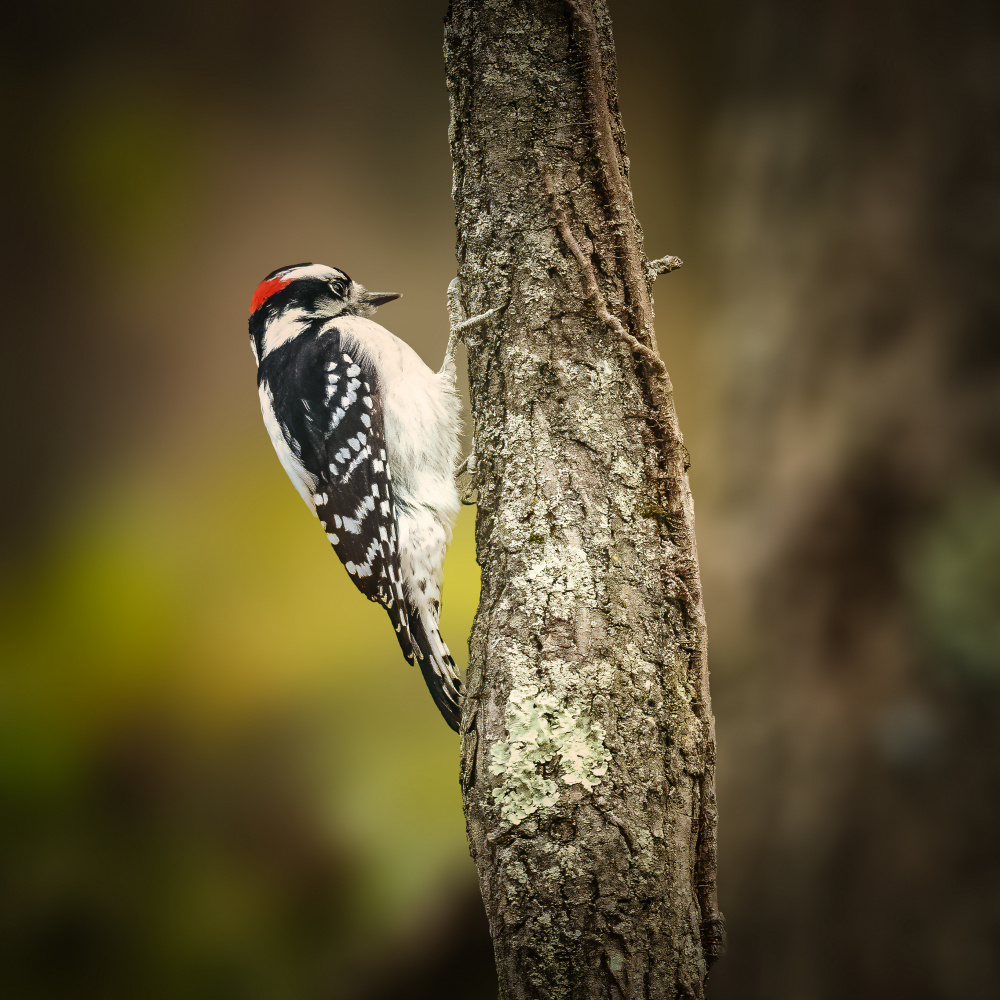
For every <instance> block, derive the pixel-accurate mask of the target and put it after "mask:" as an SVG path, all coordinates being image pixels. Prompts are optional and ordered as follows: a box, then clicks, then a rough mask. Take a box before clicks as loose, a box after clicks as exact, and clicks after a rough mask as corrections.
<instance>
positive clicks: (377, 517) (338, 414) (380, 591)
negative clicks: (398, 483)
mask: <svg viewBox="0 0 1000 1000" xmlns="http://www.w3.org/2000/svg"><path fill="white" fill-rule="evenodd" d="M327 337H328V338H329V341H330V342H329V344H328V345H327V346H328V348H329V349H328V350H327V351H325V352H324V354H323V382H324V386H323V394H324V398H323V405H322V407H321V408H320V414H321V417H320V418H319V419H320V420H321V421H325V427H323V426H322V425H321V427H320V430H321V435H322V439H323V440H322V444H321V446H320V447H319V448H317V452H318V456H317V457H318V459H319V462H318V468H317V470H316V471H317V487H316V493H315V495H314V497H313V502H314V504H315V508H316V516H317V517H318V518H319V519H320V522H321V523H322V524H323V527H324V530H325V531H326V533H327V538H328V539H329V540H330V543H331V545H332V546H333V550H334V552H336V553H337V557H338V558H339V559H340V561H341V562H342V563H343V564H344V566H345V568H346V569H347V571H348V573H349V574H350V576H351V579H352V580H353V581H354V584H355V586H356V587H357V588H358V590H360V591H361V592H362V593H363V594H364V595H365V596H366V597H367V598H368V599H369V600H370V601H377V602H378V603H379V604H381V605H382V607H383V608H385V610H386V611H387V612H388V614H389V617H390V619H391V620H392V624H393V627H394V628H395V630H396V635H397V638H398V639H399V644H400V647H401V648H402V650H403V654H404V656H406V658H407V660H409V661H410V662H411V663H412V662H413V650H412V644H411V641H410V633H409V621H408V616H407V608H406V601H405V599H404V594H403V580H402V572H401V569H400V554H399V529H398V525H397V520H396V500H395V495H394V492H393V488H392V472H391V470H390V468H389V463H388V459H387V457H386V450H385V434H384V419H383V414H382V409H381V406H380V403H379V398H378V394H377V393H376V392H374V391H373V382H374V372H372V371H371V370H370V368H369V366H368V365H367V363H366V362H365V361H364V359H362V358H360V357H355V356H354V355H352V354H351V352H350V348H349V347H348V348H347V349H346V350H345V349H344V345H342V344H341V343H340V340H339V338H336V337H335V336H334V335H327ZM324 339H327V338H324Z"/></svg>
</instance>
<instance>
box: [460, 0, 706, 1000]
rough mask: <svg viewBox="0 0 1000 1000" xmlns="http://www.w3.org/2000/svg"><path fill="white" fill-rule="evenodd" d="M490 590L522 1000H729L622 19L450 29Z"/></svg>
mask: <svg viewBox="0 0 1000 1000" xmlns="http://www.w3.org/2000/svg"><path fill="white" fill-rule="evenodd" d="M445 64H446V69H447V77H448V91H449V97H450V103H451V125H450V130H449V136H450V141H451V152H452V162H453V168H454V198H455V211H456V226H457V231H458V246H457V254H458V263H459V281H460V289H461V298H462V304H463V307H464V309H465V311H466V313H467V314H468V315H471V314H473V313H479V312H482V311H484V310H486V309H488V308H493V307H499V309H500V311H499V312H498V314H497V315H496V316H494V317H493V318H492V319H491V320H490V321H488V322H487V323H486V324H484V325H483V326H481V327H476V328H474V329H473V330H471V331H470V332H469V333H468V334H467V346H468V349H469V378H470V388H471V396H472V416H473V425H474V433H475V447H476V459H477V461H476V489H477V492H478V497H479V500H478V517H477V552H478V559H479V562H480V565H481V567H482V594H481V598H480V605H479V610H478V613H477V615H476V621H475V625H474V627H473V632H472V636H471V638H470V644H469V648H470V664H469V676H468V682H467V694H466V704H465V710H464V716H463V723H462V730H463V732H462V792H463V798H464V803H465V814H466V822H467V827H468V835H469V847H470V850H471V853H472V857H473V859H474V860H475V863H476V867H477V870H478V873H479V881H480V886H481V889H482V894H483V901H484V905H485V907H486V912H487V916H488V918H489V922H490V929H491V933H492V935H493V942H494V948H495V952H496V960H497V969H498V974H499V978H500V987H501V995H502V996H504V997H510V998H529V997H530V998H536V997H537V998H545V1000H562V998H565V1000H570V998H572V1000H583V998H598V997H602V998H603V997H623V998H631V997H644V998H646V997H648V998H651V1000H653V998H667V997H696V998H697V997H703V996H704V981H705V977H706V974H707V971H708V967H709V966H710V965H711V964H712V962H713V961H714V960H715V959H717V958H718V957H719V956H720V955H721V954H722V951H723V950H724V939H725V935H724V929H723V921H722V917H721V914H720V913H719V911H718V908H717V905H716V888H715V882H716V822H717V811H716V803H715V731H714V720H713V717H712V710H711V700H710V697H709V688H708V667H707V636H706V629H705V615H704V608H703V605H702V597H701V586H700V581H699V576H698V558H697V549H696V545H695V535H694V509H693V505H692V500H691V493H690V489H689V487H688V479H687V453H686V451H685V449H684V445H683V439H682V437H681V434H680V430H679V428H678V426H677V418H676V414H675V412H674V406H673V395H672V389H671V385H670V380H669V377H668V375H667V372H666V369H665V368H664V366H663V363H662V361H660V359H659V355H658V353H657V351H656V340H655V335H654V331H653V309H652V300H651V297H650V284H649V282H650V278H649V276H648V273H647V268H646V261H645V255H644V252H643V247H642V232H641V229H640V227H639V225H638V222H637V220H636V218H635V214H634V212H633V208H632V197H631V191H630V188H629V184H628V173H627V167H626V164H627V160H626V157H625V136H624V131H623V129H622V125H621V119H620V116H619V113H618V99H617V82H616V74H615V61H614V43H613V40H612V35H611V22H610V18H609V16H608V12H607V8H606V4H605V3H604V0H592V2H591V0H537V2H534V3H531V4H528V3H526V2H525V0H520V2H514V0H451V3H450V4H449V7H448V13H447V15H446V18H445Z"/></svg>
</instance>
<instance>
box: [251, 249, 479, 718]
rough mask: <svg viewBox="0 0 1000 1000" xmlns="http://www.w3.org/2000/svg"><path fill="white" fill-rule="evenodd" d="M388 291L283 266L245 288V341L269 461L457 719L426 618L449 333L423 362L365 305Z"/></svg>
mask: <svg viewBox="0 0 1000 1000" xmlns="http://www.w3.org/2000/svg"><path fill="white" fill-rule="evenodd" d="M396 298H399V296H398V295H397V294H393V293H388V294H380V293H377V292H369V291H367V290H366V289H365V288H363V287H362V286H361V285H359V284H358V283H357V282H356V281H352V280H351V279H350V278H349V277H348V276H347V275H346V274H344V272H343V271H339V270H337V269H336V268H333V267H326V266H323V265H319V264H295V265H292V266H290V267H283V268H280V269H279V270H277V271H272V272H271V273H270V274H269V275H268V276H267V277H266V278H265V279H264V280H263V281H262V282H261V283H260V285H258V286H257V290H256V291H255V292H254V295H253V299H252V301H251V303H250V345H251V347H252V348H253V352H254V357H255V358H256V360H257V386H258V391H259V393H260V405H261V410H262V412H263V414H264V424H265V426H266V427H267V432H268V434H269V435H270V437H271V442H272V443H273V445H274V450H275V451H276V452H277V453H278V459H279V461H280V462H281V464H282V466H283V467H284V469H285V472H287V473H288V477H289V478H290V479H291V481H292V483H293V485H294V486H295V488H296V489H297V490H298V491H299V493H300V494H301V495H302V499H303V500H305V502H306V506H307V507H308V508H309V510H310V511H311V512H312V513H313V514H315V515H316V517H317V518H319V521H320V523H321V524H322V525H323V530H324V531H325V532H326V537H327V538H328V539H329V541H330V543H331V544H332V546H333V550H334V552H336V553H337V557H338V558H339V559H340V561H341V562H342V563H343V564H344V566H345V567H346V569H347V572H348V573H349V574H350V575H351V579H352V580H353V581H354V584H355V586H356V587H357V588H358V589H359V590H360V591H361V592H362V593H363V594H364V595H365V596H366V597H367V598H368V599H369V600H370V601H377V602H378V603H379V604H381V605H382V607H383V608H385V610H386V611H387V612H388V613H389V618H390V619H391V620H392V623H393V626H394V627H395V629H396V638H397V639H398V640H399V645H400V648H401V649H402V651H403V655H404V656H405V657H406V659H407V660H408V661H409V662H410V663H413V662H414V659H416V661H417V663H418V664H419V666H420V670H421V672H422V673H423V676H424V680H425V681H426V682H427V687H428V688H429V689H430V692H431V696H432V697H433V698H434V701H435V703H436V704H437V706H438V708H439V709H440V710H441V714H442V715H443V716H444V717H445V719H446V720H447V722H448V724H449V725H450V726H451V727H452V729H455V730H456V731H457V730H458V724H459V719H460V711H461V709H460V696H461V690H462V687H461V681H460V679H459V676H458V672H457V670H456V669H455V662H454V660H452V658H451V654H450V653H449V651H448V647H447V646H446V645H445V644H444V642H443V640H442V639H441V633H440V632H439V630H438V622H439V619H440V609H441V605H440V600H441V578H442V572H443V564H444V556H445V550H446V548H447V545H448V543H449V542H450V541H451V531H452V525H453V523H454V520H455V515H456V514H457V512H458V506H459V501H458V494H457V491H456V488H455V479H454V477H455V468H456V465H457V463H458V453H459V429H460V416H459V407H460V402H459V397H458V393H457V392H456V388H455V359H454V347H455V337H454V331H453V336H452V338H451V340H450V341H449V345H448V353H447V355H446V357H445V361H444V364H443V366H442V368H441V371H439V372H437V373H435V372H432V371H431V370H430V369H429V368H428V367H427V365H425V364H424V363H423V361H421V359H420V358H419V357H418V356H417V354H416V352H415V351H414V350H413V349H412V348H411V347H409V346H408V345H407V344H405V343H403V341H402V340H400V339H399V338H398V337H396V336H394V335H393V334H391V333H390V332H389V331H388V330H386V329H385V328H384V327H382V326H379V325H378V323H375V322H373V321H372V320H371V318H370V317H371V316H372V314H373V313H374V312H375V309H376V308H377V307H378V306H380V305H383V304H384V303H386V302H390V301H392V300H393V299H396ZM465 325H467V324H463V326H465Z"/></svg>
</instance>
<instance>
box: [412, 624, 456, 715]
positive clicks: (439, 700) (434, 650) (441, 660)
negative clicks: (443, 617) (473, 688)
mask: <svg viewBox="0 0 1000 1000" xmlns="http://www.w3.org/2000/svg"><path fill="white" fill-rule="evenodd" d="M428 617H429V616H428ZM410 638H411V639H412V642H413V655H414V656H415V657H416V661H417V663H418V664H419V666H420V672H421V673H422V674H423V675H424V682H425V683H426V684H427V689H428V691H430V693H431V697H432V698H433V699H434V704H435V705H437V707H438V711H440V713H441V715H443V716H444V720H445V722H447V723H448V725H449V726H451V728H452V729H454V730H455V732H456V733H457V732H458V731H459V729H458V727H459V724H460V723H461V721H462V681H461V680H460V679H459V676H458V670H457V669H456V667H455V661H454V660H453V659H452V658H451V653H450V652H449V651H448V647H447V646H446V645H445V644H444V641H443V640H442V638H441V633H440V632H439V631H438V627H437V623H436V622H431V621H428V620H425V616H424V615H421V613H420V611H419V610H417V609H416V608H413V609H412V610H411V612H410Z"/></svg>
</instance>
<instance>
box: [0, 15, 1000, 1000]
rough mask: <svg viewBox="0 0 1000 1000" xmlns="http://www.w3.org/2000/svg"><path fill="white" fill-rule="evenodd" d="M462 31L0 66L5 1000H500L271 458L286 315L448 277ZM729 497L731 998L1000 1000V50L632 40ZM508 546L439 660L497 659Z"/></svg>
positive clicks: (863, 37) (872, 34)
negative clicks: (273, 278)
mask: <svg viewBox="0 0 1000 1000" xmlns="http://www.w3.org/2000/svg"><path fill="white" fill-rule="evenodd" d="M444 8H445V4H444V2H443V0H436V2H433V3H431V2H424V0H394V2H388V0H386V2H369V3H367V4H353V3H352V4H348V3H341V2H337V0H329V2H326V3H320V2H318V0H292V2H291V3H289V4H286V5H284V6H282V7H281V8H274V7H273V5H269V4H264V3H261V2H259V0H201V2H199V3H192V2H188V0H179V2H176V3H173V4H170V5H153V4H149V5H138V4H126V3H120V2H115V0H95V2H92V3H90V4H82V3H71V2H66V0H52V2H48V3H36V4H22V5H18V6H17V7H16V8H14V9H11V10H9V11H8V14H7V16H6V29H7V30H6V32H5V35H4V38H3V40H2V42H0V46H2V52H3V58H2V60H0V78H2V83H3V85H2V87H0V93H2V96H0V120H2V124H3V135H4V138H5V141H4V143H3V154H2V158H0V162H2V168H0V169H2V171H3V183H2V185H0V206H2V207H0V211H2V247H0V252H2V254H3V258H2V264H3V273H5V274H6V275H7V282H6V285H5V288H6V291H5V294H4V297H3V299H4V309H3V328H4V330H3V338H4V339H3V344H4V362H3V364H2V366H0V380H2V392H0V406H2V407H3V414H2V420H0V440H2V443H3V475H2V478H0V491H2V495H0V500H2V508H3V516H2V517H0V590H2V597H0V658H2V671H0V995H2V996H4V997H10V998H18V1000H20V998H24V1000H34V998H54V997H79V998H92V997H93V998H98V997H99V998H133V997H140V996H141V997H149V998H153V1000H156V998H171V1000H172V998H176V997H185V998H188V997H205V998H212V1000H230V998H231V1000H243V998H247V1000H256V998H262V1000H263V998H267V1000H271V998H275V1000H283V998H289V1000H313V998H315V1000H325V998H334V1000H340V998H345V1000H376V998H378V1000H389V998H403V997H406V998H410V1000H412V998H421V997H432V996H433V997H435V998H441V1000H447V998H456V1000H458V998H462V1000H479V998H483V1000H486V998H492V997H494V996H495V995H496V982H495V976H494V973H493V969H492V954H491V947H490V944H489V940H488V935H487V929H486V924H485V919H484V917H483V916H482V912H481V905H480V903H479V899H478V890H477V886H476V881H475V873H474V869H473V865H472V862H471V861H470V859H469V857H468V853H467V849H466V846H465V840H464V828H463V820H462V813H461V800H460V795H459V789H458V782H457V763H458V745H457V741H456V740H455V738H454V737H453V735H452V734H451V733H450V731H449V730H448V729H447V727H445V726H444V725H443V723H442V722H441V720H440V719H439V718H438V716H437V713H436V712H435V711H434V710H433V706H432V705H431V703H430V700H429V698H428V697H427V695H426V693H425V691H424V690H423V685H422V682H421V680H420V677H419V673H418V672H417V671H415V670H412V669H410V668H408V667H407V666H406V665H405V663H404V662H403V661H402V659H401V658H400V656H399V654H398V650H397V648H396V644H395V642H394V639H393V636H392V633H391V631H390V630H389V628H388V627H387V622H386V621H385V620H384V615H383V614H382V613H381V612H380V611H379V610H378V609H377V608H375V607H374V606H373V605H369V604H367V602H365V601H363V600H361V599H359V597H358V595H357V594H356V592H355V591H354V589H353V587H352V586H351V584H350V583H349V581H348V578H347V576H346V574H344V572H343V570H342V569H341V568H340V566H339V565H338V564H337V563H336V561H335V560H334V558H333V557H332V555H331V553H330V552H329V549H328V546H327V545H326V544H325V542H324V540H323V539H322V537H321V533H320V532H319V530H318V528H317V527H316V526H315V524H314V523H313V521H312V519H311V518H310V517H309V516H308V515H307V513H306V511H305V510H304V509H303V507H302V503H301V501H300V500H299V499H298V498H297V496H296V494H295V492H294V490H293V488H292V487H291V485H290V484H289V483H288V482H287V480H286V478H285V475H284V473H283V472H282V470H281V468H280V466H279V465H278V463H277V461H276V459H275V457H274V455H273V453H272V450H271V446H270V444H269V442H268V440H267V437H266V434H265V432H264V428H263V426H262V422H261V419H260V415H259V409H258V402H257V395H256V391H255V386H254V364H253V360H252V357H251V353H250V350H249V347H248V343H247V334H246V326H245V322H246V319H245V317H246V308H247V303H248V301H249V298H250V294H251V292H252V291H253V288H254V286H255V285H256V283H257V282H258V281H259V280H260V278H262V277H263V275H264V274H266V273H267V272H268V271H270V270H272V269H273V268H276V267H278V266H280V265H283V264H287V263H293V262H298V261H302V260H314V261H318V262H323V263H329V264H334V265H337V266H340V267H342V268H344V269H345V270H346V271H347V272H348V273H349V274H351V275H352V276H354V277H357V278H358V279H359V280H361V281H362V282H363V283H365V284H367V285H368V286H369V287H372V288H376V289H380V290H387V291H388V290H393V291H401V292H403V293H404V296H405V297H404V298H403V299H402V300H401V301H400V302H398V303H394V304H393V305H391V306H389V307H387V308H386V309H385V310H384V313H383V316H382V318H383V319H384V321H385V322H386V324H387V325H389V326H390V327H391V328H392V329H393V330H394V331H395V332H397V333H399V334H401V335H402V336H404V337H405V338H406V339H408V340H409V341H410V342H411V343H413V344H414V346H415V347H416V348H417V349H418V350H419V351H420V352H421V354H422V355H423V356H424V358H425V359H426V360H427V361H428V362H429V363H430V364H431V365H432V366H434V367H436V366H437V364H438V363H439V360H440V357H441V355H442V352H443V349H444V344H445V340H446V316H445V308H444V293H445V289H446V286H447V284H448V281H449V280H450V278H451V277H452V276H453V274H454V256H453V248H454V231H453V225H452V220H453V209H452V204H451V200H450V182H451V173H450V170H451V168H450V161H449V154H448V146H447V124H448V107H447V94H446V91H445V84H444V70H443V65H442V57H441V42H442V25H441V20H442V16H443V14H444ZM611 12H612V15H613V17H614V21H615V32H616V40H617V44H618V58H619V76H620V99H621V107H622V112H623V116H624V123H625V127H626V130H627V134H628V140H629V152H630V157H631V164H632V183H633V188H634V194H635V203H636V207H637V211H638V214H639V218H640V221H641V222H642V224H643V227H644V229H645V234H646V245H647V252H648V254H649V256H651V257H652V256H660V255H662V254H666V253H672V254H679V255H680V256H681V257H683V258H684V260H685V262H686V263H685V267H684V269H683V270H682V271H681V272H679V273H677V274H674V275H671V276H670V277H669V278H662V279H661V280H660V283H659V285H658V286H657V289H656V292H657V295H656V304H657V309H658V317H657V318H658V322H657V329H658V336H659V342H660V349H661V352H662V354H663V356H664V358H665V360H666V362H667V365H668V368H669V369H670V371H671V375H672V377H673V380H674V384H675V386H676V396H677V404H678V409H679V413H680V418H681V423H682V427H683V429H684V432H685V435H686V441H687V445H688V448H689V450H690V453H691V456H692V460H693V466H692V470H691V472H692V481H693V486H694V490H695V497H696V503H697V509H698V533H699V544H700V552H701V558H702V565H703V572H704V581H705V588H706V595H707V606H708V615H709V625H710V633H711V642H712V646H711V664H712V683H713V696H714V699H715V709H716V716H717V722H718V738H719V772H718V776H719V802H720V811H721V827H720V830H721V842H720V849H721V856H720V893H719V895H720V901H721V905H722V909H723V910H724V912H725V913H726V915H727V917H728V922H729V934H730V952H729V955H728V956H727V957H726V958H725V959H724V960H723V961H722V962H721V963H720V964H719V965H718V967H717V968H716V970H715V971H714V972H713V974H712V976H711V978H710V981H709V996H710V997H713V998H716V1000H722V998H725V1000H730V998H732V1000H737V998H739V1000H765V998H766V1000H811V998H816V1000H825V998H834V997H837V998H839V997H841V996H843V995H845V994H847V993H849V994H850V995H854V996H858V997H862V998H868V997H871V998H875V997H878V998H882V1000H884V998H895V997H905V998H907V1000H923V998H927V1000H932V998H933V1000H937V998H942V1000H944V998H955V1000H958V998H961V1000H979V998H993V997H996V996H1000V853H998V846H1000V796H998V792H1000V780H998V779H1000V732H998V722H1000V613H998V612H1000V280H998V271H1000V268H998V265H1000V188H998V183H997V180H998V172H1000V69H998V67H1000V58H998V57H1000V14H998V9H997V7H996V5H995V4H992V3H986V2H975V0H963V2H953V3H948V4H945V3H932V2H928V0H910V2H906V0H865V2H861V0H828V2H827V3H824V4H802V3H801V2H798V0H704V2H702V3H700V4H670V3H667V4H664V3H662V2H657V3H653V2H639V0H612V3H611ZM473 516H474V514H473V512H472V511H471V510H469V509H466V510H463V512H462V516H461V519H460V521H459V525H458V529H457V532H456V540H455V544H454V546H453V548H452V550H451V553H450V555H449V562H448V568H447V577H446V580H447V582H446V589H445V595H444V622H443V632H444V634H445V637H446V639H447V640H448V641H449V642H450V644H451V646H452V649H453V651H454V652H455V654H456V659H458V660H460V661H464V659H465V648H464V637H465V636H466V635H467V633H468V630H469V627H470V624H471V620H472V616H473V614H474V611H475V607H476V601H477V596H478V570H477V567H476V564H475V561H474V549H473V540H472V520H473Z"/></svg>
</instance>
